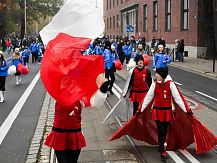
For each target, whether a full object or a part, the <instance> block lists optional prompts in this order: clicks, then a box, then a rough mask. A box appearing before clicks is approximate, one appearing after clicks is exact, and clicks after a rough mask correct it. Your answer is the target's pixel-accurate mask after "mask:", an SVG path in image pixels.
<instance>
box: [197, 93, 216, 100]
mask: <svg viewBox="0 0 217 163" xmlns="http://www.w3.org/2000/svg"><path fill="white" fill-rule="evenodd" d="M195 92H197V93H199V94H201V95H203V96H206V97H208V98H210V99H212V100H215V101H217V99H216V98H214V97H211V96H209V95H207V94H205V93H202V92H200V91H195Z"/></svg>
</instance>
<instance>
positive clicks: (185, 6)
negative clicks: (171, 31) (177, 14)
mask: <svg viewBox="0 0 217 163" xmlns="http://www.w3.org/2000/svg"><path fill="white" fill-rule="evenodd" d="M181 6H182V22H181V24H182V30H188V28H189V0H182V5H181Z"/></svg>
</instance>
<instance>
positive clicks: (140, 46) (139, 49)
mask: <svg viewBox="0 0 217 163" xmlns="http://www.w3.org/2000/svg"><path fill="white" fill-rule="evenodd" d="M145 54H146V52H145V50H143V46H142V44H138V48H137V51H136V52H135V53H134V55H133V60H134V61H135V60H136V56H138V55H139V56H140V55H141V56H143V55H145Z"/></svg>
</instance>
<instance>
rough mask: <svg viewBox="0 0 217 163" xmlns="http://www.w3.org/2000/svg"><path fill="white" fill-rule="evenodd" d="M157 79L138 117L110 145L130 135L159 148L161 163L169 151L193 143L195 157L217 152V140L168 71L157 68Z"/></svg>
mask: <svg viewBox="0 0 217 163" xmlns="http://www.w3.org/2000/svg"><path fill="white" fill-rule="evenodd" d="M155 76H156V79H155V80H154V81H155V82H153V83H152V85H151V87H150V89H149V91H148V93H147V94H146V96H145V98H144V101H143V103H142V105H140V106H139V108H138V111H137V113H136V114H135V115H134V116H133V117H132V118H131V119H130V120H129V121H128V122H126V123H125V124H124V125H123V126H122V127H121V128H120V129H118V131H116V132H115V133H114V134H113V135H112V137H111V138H110V141H113V140H115V139H118V138H120V137H121V136H123V135H128V136H131V137H133V138H134V139H136V140H140V141H144V142H146V143H148V144H150V145H159V152H160V154H161V160H162V161H165V160H166V159H168V156H167V153H166V150H167V151H171V150H177V149H182V150H184V149H186V148H187V147H188V146H189V145H191V144H192V143H195V147H196V154H201V153H204V152H208V151H210V150H211V149H212V148H215V146H216V145H217V136H215V135H214V134H213V133H212V132H211V131H209V130H208V129H207V128H206V127H205V125H204V124H202V123H201V122H200V121H199V120H198V119H197V118H196V117H195V116H194V114H193V112H192V110H191V108H190V107H189V106H188V104H187V102H186V100H185V97H184V96H183V95H182V93H181V92H180V91H179V89H178V87H176V85H175V83H174V81H173V80H172V78H171V77H170V75H168V68H157V69H156V74H155ZM172 104H173V105H174V107H172V106H173V105H172ZM165 142H166V143H167V145H166V150H165V149H164V143H165Z"/></svg>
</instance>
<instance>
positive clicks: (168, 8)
mask: <svg viewBox="0 0 217 163" xmlns="http://www.w3.org/2000/svg"><path fill="white" fill-rule="evenodd" d="M170 30H171V0H166V31H170Z"/></svg>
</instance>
